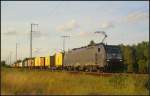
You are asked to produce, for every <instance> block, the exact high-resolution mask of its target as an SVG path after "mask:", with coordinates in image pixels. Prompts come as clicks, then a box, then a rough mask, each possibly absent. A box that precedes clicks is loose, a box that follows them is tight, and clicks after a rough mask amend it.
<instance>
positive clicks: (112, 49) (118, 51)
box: [107, 48, 120, 54]
mask: <svg viewBox="0 0 150 96" xmlns="http://www.w3.org/2000/svg"><path fill="white" fill-rule="evenodd" d="M107 52H108V53H117V54H118V53H120V50H119V49H118V48H108V49H107Z"/></svg>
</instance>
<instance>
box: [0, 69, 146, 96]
mask: <svg viewBox="0 0 150 96" xmlns="http://www.w3.org/2000/svg"><path fill="white" fill-rule="evenodd" d="M1 77H2V78H1V93H2V94H15V95H16V94H19V95H22V94H34V95H67V94H70V95H105V94H108V95H110V94H112V95H116V94H117V95H121V94H122V95H148V89H146V87H145V84H146V83H147V81H148V75H140V76H139V75H136V74H130V75H126V74H124V75H113V76H108V77H103V76H92V75H87V74H70V73H67V72H51V71H48V70H45V71H43V70H42V71H40V70H27V69H15V68H2V72H1Z"/></svg>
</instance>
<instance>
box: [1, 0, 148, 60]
mask: <svg viewBox="0 0 150 96" xmlns="http://www.w3.org/2000/svg"><path fill="white" fill-rule="evenodd" d="M31 23H37V24H39V27H38V28H34V29H36V30H38V31H39V32H34V33H33V56H45V55H48V54H51V55H53V54H54V52H56V51H59V50H60V49H62V42H63V39H62V38H61V36H62V35H70V36H71V37H70V38H67V39H66V50H67V49H68V48H69V49H72V48H76V47H81V46H85V45H87V44H88V43H89V42H90V40H94V41H95V42H97V43H98V42H100V41H101V40H102V39H103V37H104V36H103V35H102V34H94V32H95V31H105V32H106V34H107V35H108V37H107V39H106V40H105V42H107V44H115V45H117V44H121V43H123V44H137V43H138V42H141V41H148V40H149V2H148V1H109V2H108V1H107V2H106V1H1V59H2V60H6V59H8V56H9V55H10V54H11V57H12V58H11V59H12V62H13V61H14V60H15V50H16V49H15V48H16V42H17V43H18V58H21V59H22V58H25V57H28V56H29V48H30V47H29V44H30V43H29V38H30V37H29V33H30V30H31V28H30V26H31Z"/></svg>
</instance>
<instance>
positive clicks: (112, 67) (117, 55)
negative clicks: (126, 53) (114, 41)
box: [106, 45, 123, 72]
mask: <svg viewBox="0 0 150 96" xmlns="http://www.w3.org/2000/svg"><path fill="white" fill-rule="evenodd" d="M106 67H107V68H106V69H107V71H110V72H114V71H115V72H116V71H117V72H119V71H123V58H122V54H121V49H120V47H119V46H111V45H106Z"/></svg>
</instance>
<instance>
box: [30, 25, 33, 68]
mask: <svg viewBox="0 0 150 96" xmlns="http://www.w3.org/2000/svg"><path fill="white" fill-rule="evenodd" d="M32 25H33V24H31V32H30V59H31V61H32ZM31 65H32V62H31Z"/></svg>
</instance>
